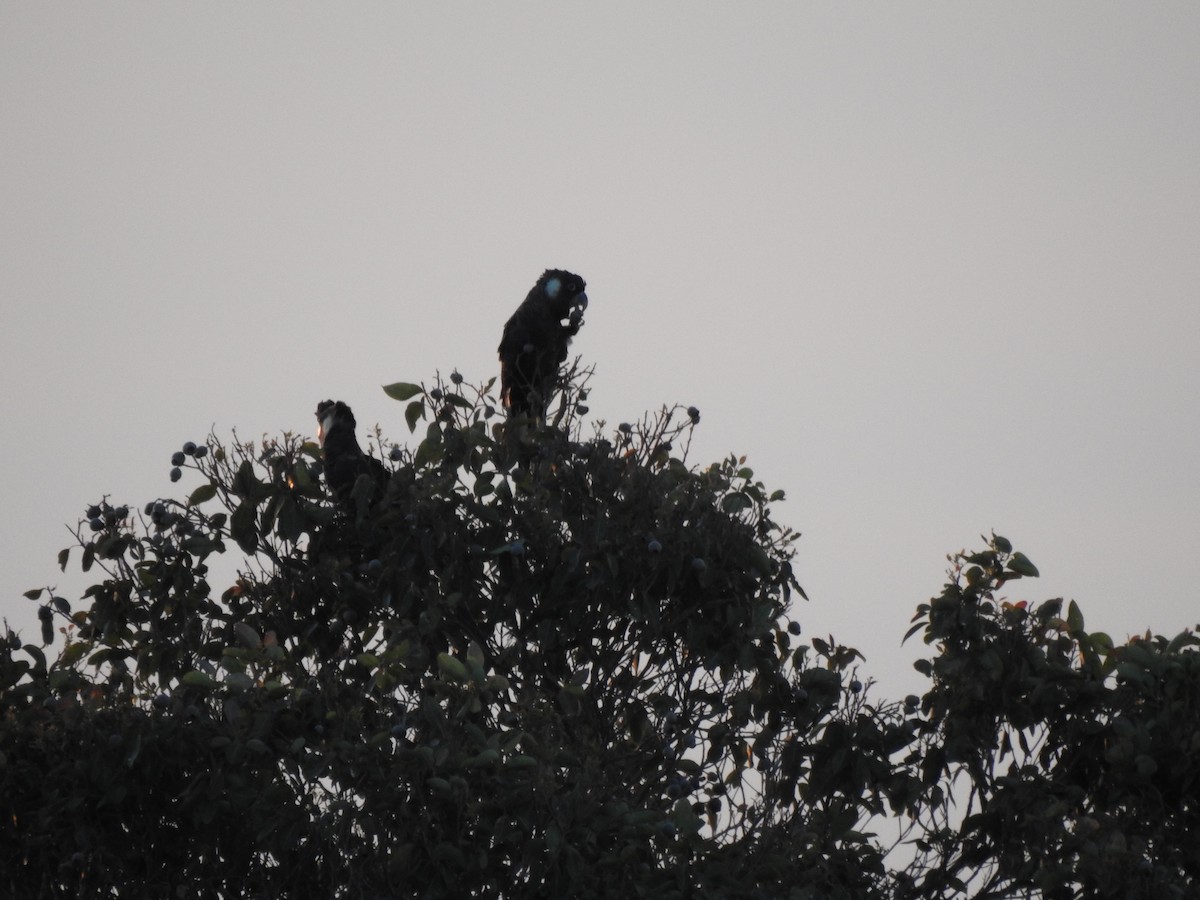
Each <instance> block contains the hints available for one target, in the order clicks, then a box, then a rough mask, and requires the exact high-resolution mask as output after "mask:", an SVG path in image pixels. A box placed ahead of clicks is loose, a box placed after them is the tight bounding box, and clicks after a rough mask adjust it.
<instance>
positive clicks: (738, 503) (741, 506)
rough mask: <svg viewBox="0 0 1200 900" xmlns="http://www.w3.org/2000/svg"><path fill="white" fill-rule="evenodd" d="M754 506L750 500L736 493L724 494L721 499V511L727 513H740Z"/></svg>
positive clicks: (739, 492)
mask: <svg viewBox="0 0 1200 900" xmlns="http://www.w3.org/2000/svg"><path fill="white" fill-rule="evenodd" d="M753 505H754V504H753V503H752V502H751V500H750V498H749V497H747V496H746V495H745V494H743V493H742V492H741V491H738V492H737V493H736V494H726V495H725V496H724V497H722V498H721V509H723V510H725V512H727V513H731V514H734V513H740V512H741V511H742V510H745V509H749V508H750V507H751V506H753Z"/></svg>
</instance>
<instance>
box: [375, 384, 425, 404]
mask: <svg viewBox="0 0 1200 900" xmlns="http://www.w3.org/2000/svg"><path fill="white" fill-rule="evenodd" d="M383 392H384V393H385V394H387V395H388V396H389V397H391V398H392V399H393V400H399V401H400V402H401V403H403V402H404V401H405V400H411V399H412V398H413V397H415V396H417V394H419V393H421V386H420V385H419V384H409V383H408V382H407V381H397V382H395V383H394V384H385V385H384V386H383Z"/></svg>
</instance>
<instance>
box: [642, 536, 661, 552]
mask: <svg viewBox="0 0 1200 900" xmlns="http://www.w3.org/2000/svg"><path fill="white" fill-rule="evenodd" d="M646 549H647V550H649V551H650V552H651V553H661V552H662V544H660V543H659V542H658V541H656V540H653V539H651V541H650V543H648V544H647V545H646Z"/></svg>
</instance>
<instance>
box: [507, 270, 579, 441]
mask: <svg viewBox="0 0 1200 900" xmlns="http://www.w3.org/2000/svg"><path fill="white" fill-rule="evenodd" d="M585 287H586V285H585V283H584V280H583V279H582V278H580V277H579V276H578V275H572V274H571V273H570V272H564V271H562V270H561V269H547V270H546V271H545V273H544V274H543V275H542V277H541V278H539V279H538V282H537V284H535V285H534V286H533V290H531V291H530V292H529V296H528V297H526V298H525V302H524V303H522V304H521V305H520V306H519V307H517V311H516V312H515V313H513V314H512V317H511V318H510V319H509V320H508V322H507V323H505V325H504V336H503V337H502V338H501V340H500V400H501V402H502V403H503V404H504V407H505V408H506V409H507V410H508V414H509V415H510V416H528V417H531V418H537V419H542V418H544V417H545V415H546V407H547V406H548V405H549V403H550V395H551V394H553V393H554V388H555V384H556V382H557V381H558V369H559V366H561V365H562V364H563V361H564V360H565V359H566V358H567V345H568V344H570V343H571V338H572V337H573V336H574V335H575V334H576V333H577V332H578V331H579V326H581V325H582V324H583V311H584V310H585V309H587V305H588V298H587V294H585V293H584V288H585Z"/></svg>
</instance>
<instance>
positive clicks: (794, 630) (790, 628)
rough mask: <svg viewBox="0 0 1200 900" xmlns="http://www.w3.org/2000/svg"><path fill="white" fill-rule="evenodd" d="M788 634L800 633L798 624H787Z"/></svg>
mask: <svg viewBox="0 0 1200 900" xmlns="http://www.w3.org/2000/svg"><path fill="white" fill-rule="evenodd" d="M788 633H789V634H799V633H800V623H799V622H788Z"/></svg>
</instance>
